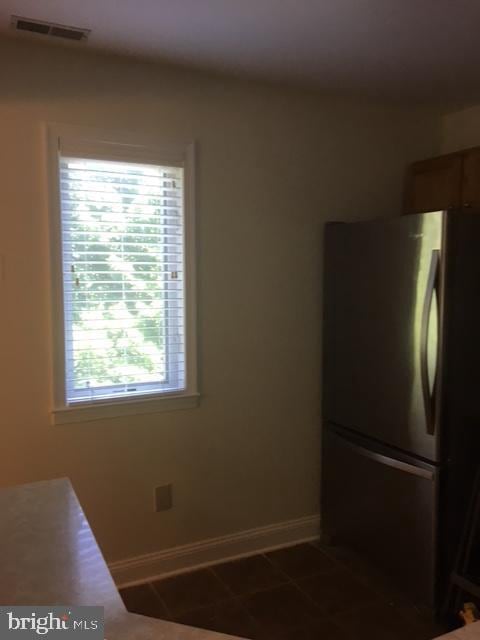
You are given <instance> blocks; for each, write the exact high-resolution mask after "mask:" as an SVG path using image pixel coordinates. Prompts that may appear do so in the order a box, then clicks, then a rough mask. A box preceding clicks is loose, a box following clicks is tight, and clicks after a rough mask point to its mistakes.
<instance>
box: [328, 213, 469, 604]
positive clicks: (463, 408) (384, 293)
mask: <svg viewBox="0 0 480 640" xmlns="http://www.w3.org/2000/svg"><path fill="white" fill-rule="evenodd" d="M323 353H324V366H323V411H322V413H323V437H322V489H321V504H322V508H321V514H322V515H321V518H322V520H321V523H322V524H321V526H322V532H323V533H324V535H326V537H327V538H328V539H330V541H331V542H332V543H333V544H336V543H338V544H342V545H346V546H349V547H352V548H353V549H355V550H356V551H357V552H359V553H360V554H362V555H363V556H364V557H366V558H367V559H369V560H370V562H371V563H372V564H373V565H375V566H376V567H377V568H378V569H379V570H381V571H383V572H384V573H386V574H387V575H388V576H389V578H390V579H391V581H392V582H393V583H395V584H397V585H398V586H399V587H400V588H401V589H403V590H404V591H406V592H407V593H409V594H410V595H411V597H412V598H413V599H414V600H415V601H417V602H419V603H423V604H427V605H429V606H432V607H436V608H438V606H439V605H440V604H441V601H442V598H443V597H444V593H445V587H446V583H447V580H448V575H449V572H450V571H451V568H452V563H453V561H454V558H455V553H456V549H457V546H458V542H459V537H460V535H461V531H462V526H463V520H464V516H465V509H466V506H467V503H468V500H469V497H470V493H471V490H472V486H473V477H474V474H475V471H476V468H477V466H478V462H479V460H480V445H479V440H480V438H479V432H480V214H475V213H464V212H453V211H452V212H450V211H449V212H435V213H426V214H421V215H410V216H402V217H398V218H387V219H379V220H374V221H371V222H358V223H346V224H342V223H329V224H327V226H326V230H325V263H324V334H323Z"/></svg>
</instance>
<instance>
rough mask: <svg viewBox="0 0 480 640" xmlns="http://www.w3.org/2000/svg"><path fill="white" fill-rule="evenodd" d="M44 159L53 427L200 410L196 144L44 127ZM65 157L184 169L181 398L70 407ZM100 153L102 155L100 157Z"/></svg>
mask: <svg viewBox="0 0 480 640" xmlns="http://www.w3.org/2000/svg"><path fill="white" fill-rule="evenodd" d="M45 131H46V139H47V140H46V144H47V153H48V187H49V190H48V193H49V214H50V215H49V218H50V258H51V261H50V265H51V266H50V268H51V303H52V307H51V326H52V351H53V385H52V388H53V407H52V411H51V419H52V423H53V424H66V423H77V422H84V421H90V420H100V419H102V418H114V417H121V416H130V415H138V414H145V413H157V412H161V411H173V410H176V409H191V408H194V407H196V406H198V402H199V393H198V388H197V307H196V230H195V181H194V176H195V144H194V143H193V142H190V143H185V144H178V143H173V144H170V143H166V144H165V143H164V142H162V141H156V140H152V138H151V137H150V136H149V137H148V138H147V137H145V136H139V135H136V134H131V133H125V132H121V133H119V132H115V131H104V130H98V129H92V128H86V127H77V126H71V125H61V124H48V125H46V127H45ZM60 148H61V149H62V153H63V154H68V153H70V152H72V151H73V152H74V154H79V153H80V154H85V157H96V158H102V156H103V159H109V160H111V159H117V160H122V159H124V160H125V161H128V162H135V161H137V160H138V162H149V161H150V162H152V163H153V164H168V163H171V164H176V165H177V166H182V167H183V168H184V229H185V253H184V260H185V285H184V286H185V316H186V318H185V320H186V322H185V356H186V365H187V366H186V387H185V390H184V391H182V392H165V393H160V394H148V395H146V396H145V397H144V398H142V397H138V396H137V397H132V398H128V397H126V398H125V397H123V398H118V399H114V400H112V399H108V400H105V401H104V400H97V401H95V402H91V401H85V402H75V403H74V404H70V405H68V404H67V402H66V390H65V331H64V308H63V277H62V240H61V208H60V189H59V162H58V156H59V150H60ZM102 148H103V149H104V150H105V154H104V155H103V154H102Z"/></svg>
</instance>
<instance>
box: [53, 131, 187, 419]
mask: <svg viewBox="0 0 480 640" xmlns="http://www.w3.org/2000/svg"><path fill="white" fill-rule="evenodd" d="M49 140H50V153H51V165H52V172H51V174H52V184H51V189H52V195H53V198H52V248H53V256H52V257H53V269H52V271H53V276H54V278H53V284H54V286H53V293H54V295H53V302H54V309H53V316H54V347H55V371H54V376H55V385H54V387H55V399H54V401H55V408H54V411H53V415H54V422H56V423H63V422H72V421H80V420H91V419H96V418H100V417H103V416H107V417H108V416H115V415H125V414H133V413H143V412H153V411H158V410H166V409H167V410H169V409H173V408H183V407H185V406H187V407H188V406H195V404H196V396H197V393H196V371H195V367H196V362H195V360H196V359H195V317H194V316H195V297H194V284H195V282H194V267H195V264H194V257H195V256H194V219H193V207H192V204H193V193H192V191H193V189H192V187H193V184H192V170H193V167H192V160H193V150H192V148H191V147H185V148H183V149H182V148H172V147H168V148H167V147H162V146H159V147H157V146H155V145H151V144H148V145H142V144H138V142H135V143H133V142H132V141H130V140H129V141H125V140H123V139H121V140H119V139H118V137H117V136H105V135H104V134H102V135H98V134H96V135H95V134H92V133H91V132H86V131H83V130H77V129H73V128H69V127H67V128H65V127H51V131H50V136H49Z"/></svg>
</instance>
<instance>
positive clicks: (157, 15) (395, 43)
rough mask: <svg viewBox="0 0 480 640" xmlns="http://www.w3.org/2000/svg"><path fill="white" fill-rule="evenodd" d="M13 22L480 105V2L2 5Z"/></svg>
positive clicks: (236, 68) (244, 67)
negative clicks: (36, 22) (83, 30)
mask: <svg viewBox="0 0 480 640" xmlns="http://www.w3.org/2000/svg"><path fill="white" fill-rule="evenodd" d="M11 14H17V15H20V16H24V17H28V18H36V19H40V20H46V21H51V22H56V23H63V24H67V25H72V26H77V27H87V28H90V29H91V30H92V32H91V36H90V38H89V40H88V42H86V43H75V44H74V45H73V44H72V46H75V47H78V48H85V47H86V48H92V49H101V50H108V51H113V52H118V53H122V54H127V55H135V56H142V57H147V58H155V59H159V60H165V61H169V62H177V63H181V64H187V65H194V66H197V67H202V68H207V69H212V70H218V71H228V72H230V73H232V72H234V73H246V74H250V75H255V76H258V77H264V78H269V79H274V80H277V79H278V80H281V81H285V80H287V81H293V82H297V81H298V82H302V83H308V84H312V85H315V86H317V87H319V88H322V89H325V90H329V91H330V90H333V91H353V92H362V93H365V94H369V95H376V96H381V97H390V98H392V97H393V98H398V99H408V100H415V101H441V102H442V103H448V102H457V103H468V102H474V101H476V100H480V74H479V68H480V36H479V33H480V29H479V27H480V0H1V2H0V32H1V31H3V32H5V33H7V34H8V33H10V34H12V32H11V27H10V16H11ZM17 37H18V38H22V37H25V36H24V35H23V34H18V35H17ZM36 38H38V39H41V38H45V36H36Z"/></svg>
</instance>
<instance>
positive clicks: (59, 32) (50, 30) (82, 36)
mask: <svg viewBox="0 0 480 640" xmlns="http://www.w3.org/2000/svg"><path fill="white" fill-rule="evenodd" d="M12 27H13V28H14V29H16V30H17V31H30V33H40V34H42V35H44V36H52V37H54V38H64V39H66V40H77V41H80V40H86V39H87V38H88V36H89V34H90V29H80V28H78V27H69V26H67V25H65V24H55V23H54V22H43V21H42V20H32V19H31V18H21V17H20V16H12Z"/></svg>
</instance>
